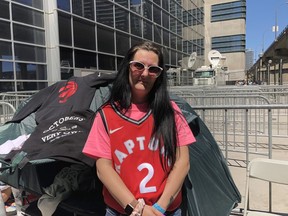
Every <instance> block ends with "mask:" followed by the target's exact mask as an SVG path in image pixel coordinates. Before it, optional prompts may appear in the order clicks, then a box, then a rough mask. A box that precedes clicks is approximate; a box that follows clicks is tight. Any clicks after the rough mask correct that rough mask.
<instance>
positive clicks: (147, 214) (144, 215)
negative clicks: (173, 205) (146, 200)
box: [142, 205, 163, 216]
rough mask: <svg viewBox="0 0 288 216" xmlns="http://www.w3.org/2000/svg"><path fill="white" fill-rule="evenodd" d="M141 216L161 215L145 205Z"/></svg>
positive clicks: (161, 215)
mask: <svg viewBox="0 0 288 216" xmlns="http://www.w3.org/2000/svg"><path fill="white" fill-rule="evenodd" d="M142 216H163V214H162V213H161V212H159V211H158V210H157V209H155V208H154V207H152V206H149V205H145V207H144V209H143V213H142Z"/></svg>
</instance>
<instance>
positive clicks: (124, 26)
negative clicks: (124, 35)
mask: <svg viewBox="0 0 288 216" xmlns="http://www.w3.org/2000/svg"><path fill="white" fill-rule="evenodd" d="M115 28H117V29H120V30H122V31H125V32H128V31H129V13H128V11H127V10H124V9H122V8H120V7H118V6H115Z"/></svg>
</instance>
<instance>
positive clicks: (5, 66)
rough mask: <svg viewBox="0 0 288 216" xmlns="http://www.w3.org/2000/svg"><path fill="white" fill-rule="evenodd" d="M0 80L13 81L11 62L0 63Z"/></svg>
mask: <svg viewBox="0 0 288 216" xmlns="http://www.w3.org/2000/svg"><path fill="white" fill-rule="evenodd" d="M0 79H14V73H13V63H12V62H5V61H0Z"/></svg>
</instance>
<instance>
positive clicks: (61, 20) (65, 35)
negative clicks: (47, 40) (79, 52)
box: [58, 12, 72, 46]
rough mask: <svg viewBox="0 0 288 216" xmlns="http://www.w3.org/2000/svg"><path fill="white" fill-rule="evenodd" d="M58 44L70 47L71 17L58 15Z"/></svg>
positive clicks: (62, 14)
mask: <svg viewBox="0 0 288 216" xmlns="http://www.w3.org/2000/svg"><path fill="white" fill-rule="evenodd" d="M58 26H59V27H58V28H59V42H60V44H63V45H70V46H71V45H72V32H71V29H72V28H71V16H70V15H66V14H64V13H61V12H59V13H58Z"/></svg>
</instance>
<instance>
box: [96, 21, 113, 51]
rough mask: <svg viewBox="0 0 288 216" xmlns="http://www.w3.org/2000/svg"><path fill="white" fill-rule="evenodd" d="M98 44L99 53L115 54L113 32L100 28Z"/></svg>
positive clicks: (98, 30)
mask: <svg viewBox="0 0 288 216" xmlns="http://www.w3.org/2000/svg"><path fill="white" fill-rule="evenodd" d="M97 42H98V51H100V52H107V53H113V54H114V34H113V31H112V30H110V29H108V28H105V27H102V26H98V29H97Z"/></svg>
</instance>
